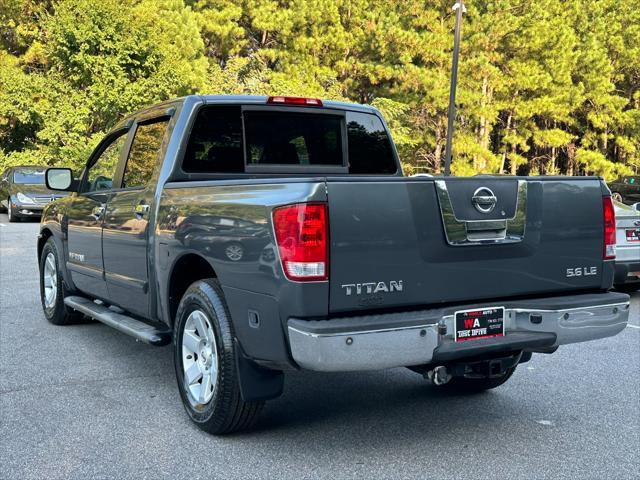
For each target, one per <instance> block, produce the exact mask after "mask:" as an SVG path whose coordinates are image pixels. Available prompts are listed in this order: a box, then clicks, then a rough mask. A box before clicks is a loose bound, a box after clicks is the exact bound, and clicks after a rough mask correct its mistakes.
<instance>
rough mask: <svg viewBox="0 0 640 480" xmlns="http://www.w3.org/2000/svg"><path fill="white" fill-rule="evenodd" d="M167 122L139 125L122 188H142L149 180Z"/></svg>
mask: <svg viewBox="0 0 640 480" xmlns="http://www.w3.org/2000/svg"><path fill="white" fill-rule="evenodd" d="M167 123H168V121H167V120H163V121H160V122H154V123H144V124H139V125H138V128H137V129H136V134H135V136H134V137H133V144H132V145H131V150H130V151H129V158H128V159H127V165H126V167H125V170H124V175H123V178H122V188H132V187H143V186H145V185H147V183H149V180H151V175H152V174H153V170H154V169H155V166H156V164H157V160H158V155H159V153H160V149H161V147H162V140H163V139H164V134H165V131H166V129H167Z"/></svg>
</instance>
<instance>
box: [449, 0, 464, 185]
mask: <svg viewBox="0 0 640 480" xmlns="http://www.w3.org/2000/svg"><path fill="white" fill-rule="evenodd" d="M453 10H454V11H455V12H456V30H455V34H454V40H453V64H452V65H451V86H450V87H449V114H448V120H447V145H446V148H445V152H444V175H445V176H449V175H450V174H451V148H452V143H453V128H454V127H453V125H454V120H455V117H456V87H457V86H458V57H459V55H460V37H461V31H460V30H461V29H462V14H463V13H465V12H466V11H467V9H466V7H465V6H464V0H458V2H457V3H456V4H455V5H454V6H453Z"/></svg>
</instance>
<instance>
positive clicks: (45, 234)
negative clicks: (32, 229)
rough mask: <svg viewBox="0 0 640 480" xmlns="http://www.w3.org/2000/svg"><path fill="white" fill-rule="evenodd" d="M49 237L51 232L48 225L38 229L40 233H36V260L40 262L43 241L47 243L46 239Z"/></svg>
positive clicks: (51, 234) (51, 235)
mask: <svg viewBox="0 0 640 480" xmlns="http://www.w3.org/2000/svg"><path fill="white" fill-rule="evenodd" d="M51 237H53V232H52V231H51V230H50V229H49V228H48V227H44V228H43V229H42V230H40V235H38V262H40V257H41V256H42V249H43V248H44V245H45V243H47V240H49V238H51Z"/></svg>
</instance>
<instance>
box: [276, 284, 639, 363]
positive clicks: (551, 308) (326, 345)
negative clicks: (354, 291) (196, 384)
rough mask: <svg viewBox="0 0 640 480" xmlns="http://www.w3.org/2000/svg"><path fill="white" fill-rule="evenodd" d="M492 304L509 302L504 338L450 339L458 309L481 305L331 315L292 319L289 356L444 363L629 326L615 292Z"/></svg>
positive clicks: (548, 346)
mask: <svg viewBox="0 0 640 480" xmlns="http://www.w3.org/2000/svg"><path fill="white" fill-rule="evenodd" d="M495 305H501V306H502V305H504V307H505V336H504V337H498V338H489V339H479V340H473V341H469V342H459V343H456V342H454V340H453V331H454V312H455V311H458V310H466V309H472V308H479V307H482V306H483V305H482V304H474V305H463V306H455V307H444V308H437V309H431V310H421V311H416V312H403V313H389V314H382V315H370V316H360V317H346V318H336V319H331V320H313V321H308V320H300V319H290V320H289V322H288V331H289V343H290V348H291V354H292V356H293V359H294V360H295V362H296V363H297V364H298V365H299V366H300V367H302V368H305V369H308V370H316V371H357V370H376V369H381V368H391V367H401V366H413V365H425V364H430V363H431V364H433V363H439V364H442V363H446V362H450V361H454V360H459V359H463V358H472V357H476V356H479V355H490V354H499V353H503V352H513V351H519V350H524V351H553V350H554V349H555V348H556V347H557V346H559V345H565V344H568V343H576V342H585V341H589V340H595V339H598V338H604V337H610V336H613V335H616V334H617V333H619V332H620V331H622V330H623V329H624V328H625V326H626V325H627V318H628V316H629V296H628V295H626V294H622V293H616V292H607V293H598V294H583V295H572V296H563V297H550V298H542V299H532V300H520V301H505V302H491V306H495ZM484 306H487V305H486V304H485V305H484ZM532 316H533V321H532ZM445 327H446V333H443V332H445Z"/></svg>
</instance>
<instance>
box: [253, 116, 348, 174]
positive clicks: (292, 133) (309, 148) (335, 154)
mask: <svg viewBox="0 0 640 480" xmlns="http://www.w3.org/2000/svg"><path fill="white" fill-rule="evenodd" d="M341 123H342V117H340V116H337V115H325V114H313V113H288V112H245V114H244V128H245V135H246V142H247V164H248V165H333V166H342V164H343V158H342V157H343V155H342V135H341Z"/></svg>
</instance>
